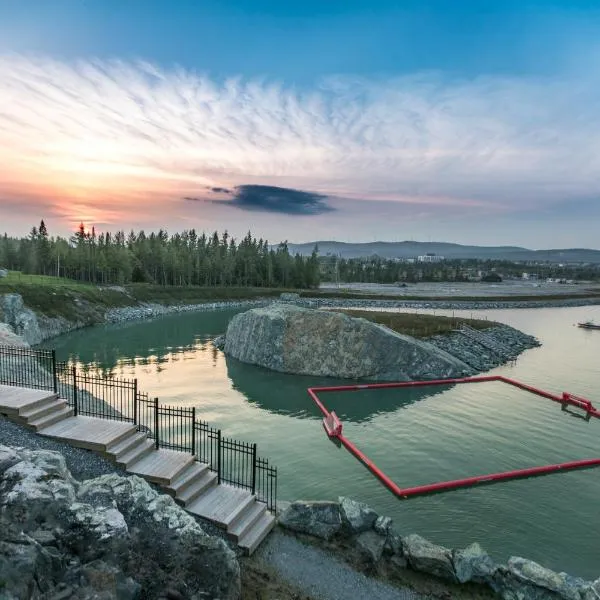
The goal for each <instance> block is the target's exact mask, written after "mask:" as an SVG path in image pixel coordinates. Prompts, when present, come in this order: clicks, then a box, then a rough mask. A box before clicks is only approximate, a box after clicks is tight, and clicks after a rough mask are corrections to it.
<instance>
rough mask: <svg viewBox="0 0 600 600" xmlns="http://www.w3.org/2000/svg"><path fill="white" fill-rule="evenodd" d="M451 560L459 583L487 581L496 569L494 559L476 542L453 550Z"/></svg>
mask: <svg viewBox="0 0 600 600" xmlns="http://www.w3.org/2000/svg"><path fill="white" fill-rule="evenodd" d="M452 562H453V563H454V572H455V573H456V578H457V579H458V581H459V582H460V583H466V582H467V581H475V582H477V583H487V582H489V581H491V580H492V578H493V576H494V574H495V573H496V570H497V566H496V564H495V563H494V561H493V560H492V559H491V558H490V556H489V555H488V554H487V552H486V551H485V550H483V549H482V548H481V546H480V545H479V544H477V543H474V544H471V545H470V546H467V547H466V548H464V549H463V550H455V551H454V554H453V557H452Z"/></svg>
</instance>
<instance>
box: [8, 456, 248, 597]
mask: <svg viewBox="0 0 600 600" xmlns="http://www.w3.org/2000/svg"><path fill="white" fill-rule="evenodd" d="M239 595H240V569H239V564H238V562H237V558H236V556H235V553H234V552H233V551H232V550H231V549H230V548H229V547H228V546H227V545H226V544H225V542H224V541H223V540H221V539H220V538H216V537H211V536H209V535H207V534H206V533H205V532H204V530H203V529H202V528H201V527H200V525H199V524H198V523H197V521H196V520H195V519H194V518H193V517H192V516H191V515H189V514H188V513H186V512H185V511H184V510H183V509H181V508H180V507H179V506H178V505H177V504H175V502H174V500H173V499H172V498H171V497H170V496H166V495H163V494H159V493H158V492H156V491H155V490H153V489H152V488H151V487H150V486H149V485H148V484H147V483H146V482H145V481H144V480H143V479H141V478H139V477H135V476H134V477H121V476H119V475H116V474H111V475H104V476H102V477H98V478H96V479H90V480H87V481H84V482H82V483H79V482H77V481H76V480H75V479H73V477H72V476H71V474H70V472H69V471H68V469H67V467H66V464H65V461H64V458H63V457H62V455H61V454H59V453H57V452H50V451H31V450H25V449H22V448H17V449H14V448H8V447H6V446H0V598H1V599H2V600H16V599H28V600H29V599H37V598H52V599H54V598H65V599H66V598H81V599H90V600H91V599H92V598H94V599H96V598H102V599H105V600H112V599H115V600H117V599H118V600H134V599H137V598H148V599H152V598H165V597H170V598H189V599H192V598H220V599H222V600H227V599H230V600H233V599H237V598H239Z"/></svg>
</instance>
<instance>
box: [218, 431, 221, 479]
mask: <svg viewBox="0 0 600 600" xmlns="http://www.w3.org/2000/svg"><path fill="white" fill-rule="evenodd" d="M221 452H222V448H221V430H220V429H219V430H218V431H217V484H220V483H221Z"/></svg>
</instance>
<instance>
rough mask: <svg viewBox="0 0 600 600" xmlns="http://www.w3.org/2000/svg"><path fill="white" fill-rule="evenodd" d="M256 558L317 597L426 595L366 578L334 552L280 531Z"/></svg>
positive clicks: (382, 599)
mask: <svg viewBox="0 0 600 600" xmlns="http://www.w3.org/2000/svg"><path fill="white" fill-rule="evenodd" d="M255 557H256V559H257V560H262V561H264V562H265V563H267V564H268V565H269V567H271V569H273V570H274V571H275V572H276V573H277V574H278V575H279V576H280V577H281V578H283V579H285V580H286V581H287V582H288V583H290V584H292V585H293V586H294V587H295V588H296V589H298V590H301V591H302V592H304V593H305V594H307V595H309V596H310V597H311V598H315V600H317V599H318V600H347V599H348V598H368V599H369V600H418V599H420V598H423V596H420V595H419V594H417V593H416V592H414V591H413V590H411V589H408V588H397V587H394V586H392V585H389V584H386V583H383V582H381V581H378V580H377V579H371V578H369V577H366V576H365V575H363V574H362V573H359V572H358V571H355V570H354V569H352V568H351V567H349V566H348V565H346V564H344V563H342V562H340V561H339V560H338V559H337V558H334V557H333V555H331V554H329V553H328V552H325V551H324V550H321V549H320V548H315V547H313V546H307V545H306V544H303V543H302V542H300V541H299V540H297V539H296V538H294V537H291V536H289V535H286V534H284V533H282V532H280V531H274V532H273V533H272V534H271V535H270V536H269V538H268V539H267V541H266V542H263V544H262V545H261V546H260V548H259V549H258V550H257V552H256V554H255Z"/></svg>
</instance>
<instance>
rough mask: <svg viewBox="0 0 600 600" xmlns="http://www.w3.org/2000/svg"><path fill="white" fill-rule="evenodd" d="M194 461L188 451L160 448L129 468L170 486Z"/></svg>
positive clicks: (153, 481) (142, 475) (145, 477)
mask: <svg viewBox="0 0 600 600" xmlns="http://www.w3.org/2000/svg"><path fill="white" fill-rule="evenodd" d="M194 462H195V460H194V457H193V456H192V455H191V454H189V453H187V452H178V451H176V450H164V449H160V450H157V451H156V452H152V453H150V454H148V455H147V456H144V457H143V458H141V459H139V460H137V461H136V462H135V463H133V464H132V465H130V466H129V467H128V468H127V470H128V471H131V472H132V473H135V474H136V475H140V476H141V477H143V478H144V479H147V480H148V481H151V482H152V483H157V484H158V485H162V486H169V485H171V482H172V481H175V480H176V479H177V478H178V477H179V475H181V474H182V473H183V472H184V471H185V470H186V469H187V467H188V466H189V465H190V464H192V463H194Z"/></svg>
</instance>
